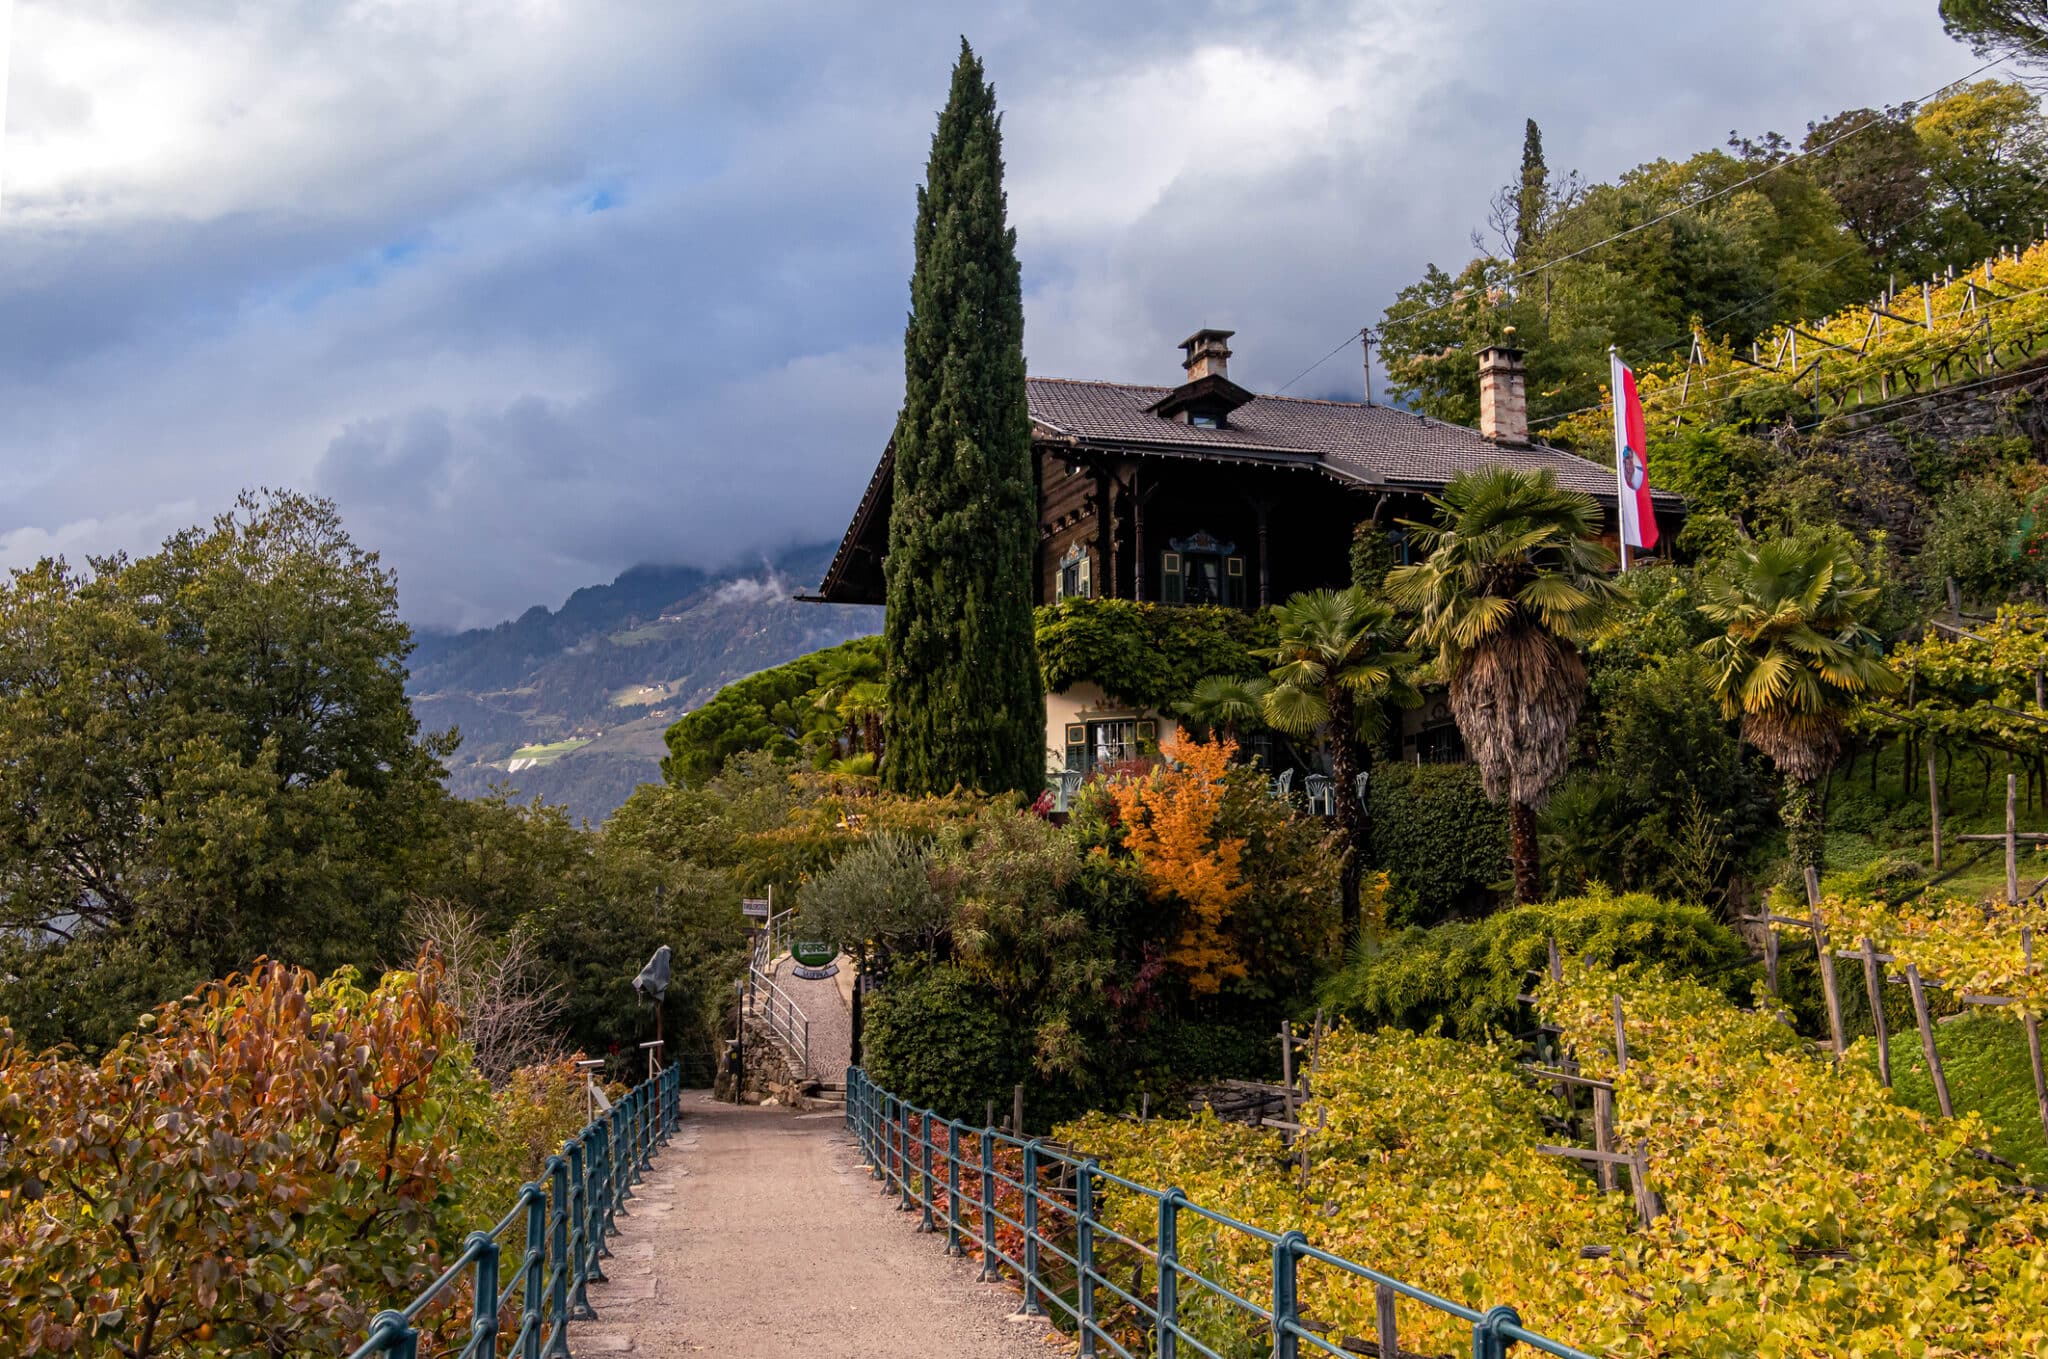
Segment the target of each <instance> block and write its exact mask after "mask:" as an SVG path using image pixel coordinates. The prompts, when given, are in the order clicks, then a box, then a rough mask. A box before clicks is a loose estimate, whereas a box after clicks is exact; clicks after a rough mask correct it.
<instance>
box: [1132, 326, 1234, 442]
mask: <svg viewBox="0 0 2048 1359" xmlns="http://www.w3.org/2000/svg"><path fill="white" fill-rule="evenodd" d="M1236 333H1237V332H1236V331H1234V330H1198V331H1196V332H1195V333H1194V334H1192V335H1190V336H1188V337H1187V338H1186V339H1185V340H1182V341H1181V342H1180V347H1181V353H1182V354H1183V356H1184V357H1183V358H1182V360H1181V367H1182V369H1183V370H1184V371H1185V372H1186V374H1187V381H1185V382H1183V383H1181V385H1180V386H1178V387H1176V388H1174V389H1173V390H1172V391H1171V392H1168V393H1167V394H1166V395H1165V396H1164V397H1162V398H1161V399H1160V400H1159V401H1157V402H1155V403H1153V405H1151V406H1150V407H1148V409H1149V410H1150V411H1151V412H1152V413H1153V414H1154V415H1157V416H1158V417H1160V418H1161V419H1162V420H1181V421H1185V422H1186V423H1187V424H1190V425H1193V426H1195V427H1196V428H1197V429H1228V428H1230V413H1231V412H1232V411H1234V410H1236V409H1237V408H1238V407H1239V406H1242V405H1244V404H1245V403H1246V402H1249V401H1251V400H1253V399H1254V398H1253V396H1252V393H1250V392H1248V391H1246V390H1245V389H1244V388H1242V387H1240V386H1238V385H1237V384H1236V383H1235V382H1232V381H1231V380H1230V376H1229V374H1230V344H1229V341H1230V337H1231V336H1233V335H1235V334H1236Z"/></svg>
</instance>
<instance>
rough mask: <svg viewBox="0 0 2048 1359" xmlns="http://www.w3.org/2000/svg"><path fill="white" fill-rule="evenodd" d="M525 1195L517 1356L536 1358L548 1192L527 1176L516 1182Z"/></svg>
mask: <svg viewBox="0 0 2048 1359" xmlns="http://www.w3.org/2000/svg"><path fill="white" fill-rule="evenodd" d="M519 1192H520V1194H521V1195H523V1196H524V1197H525V1199H526V1255H525V1257H524V1261H523V1263H522V1265H521V1268H522V1269H524V1270H525V1271H526V1288H525V1290H524V1292H523V1293H522V1295H521V1297H520V1302H519V1325H520V1327H521V1328H522V1329H523V1330H524V1332H525V1336H526V1339H525V1341H524V1342H523V1343H522V1344H521V1345H520V1347H519V1353H520V1359H540V1341H541V1333H542V1331H544V1330H545V1329H546V1328H547V1285H546V1282H545V1276H544V1275H543V1273H542V1271H543V1270H544V1269H545V1268H546V1266H547V1258H548V1195H547V1191H546V1190H545V1189H542V1188H541V1187H540V1186H539V1185H537V1184H535V1183H533V1182H532V1181H531V1180H529V1181H527V1182H526V1183H525V1184H524V1185H522V1186H520V1189H519Z"/></svg>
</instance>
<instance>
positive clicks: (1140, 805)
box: [1109, 740, 1251, 995]
mask: <svg viewBox="0 0 2048 1359" xmlns="http://www.w3.org/2000/svg"><path fill="white" fill-rule="evenodd" d="M1160 750H1161V752H1162V753H1163V754H1165V755H1166V757H1167V758H1168V760H1169V761H1171V763H1169V764H1167V765H1165V766H1163V767H1161V768H1159V769H1156V770H1154V771H1153V772H1152V774H1151V775H1150V776H1149V777H1147V778H1143V779H1129V780H1125V781H1123V782H1119V783H1114V784H1111V785H1110V788H1109V795H1110V797H1111V798H1113V799H1114V800H1115V802H1116V809H1117V815H1118V817H1119V818H1121V820H1122V821H1123V825H1124V848H1125V849H1127V850H1129V851H1130V854H1131V857H1132V858H1133V859H1134V860H1136V861H1137V864H1138V868H1139V870H1140V871H1141V872H1142V873H1143V874H1144V876H1145V883H1146V886H1147V887H1149V888H1150V889H1151V892H1152V896H1153V899H1154V900H1160V899H1163V898H1167V897H1172V898H1176V899H1178V900H1179V901H1180V902H1181V903H1182V904H1183V905H1184V906H1185V907H1186V908H1187V923H1186V925H1185V927H1184V928H1183V929H1182V930H1181V934H1180V937H1179V938H1178V939H1177V940H1175V941H1174V946H1173V948H1172V949H1171V950H1170V951H1169V952H1168V953H1167V955H1166V960H1167V961H1168V962H1169V963H1171V964H1173V965H1174V966H1175V967H1178V968H1181V969H1183V970H1184V971H1186V972H1187V974H1188V985H1189V986H1190V987H1191V988H1192V989H1193V990H1194V991H1195V993H1196V994H1197V995H1214V994H1215V993H1216V992H1217V991H1218V990H1219V989H1221V987H1222V985H1223V982H1224V981H1225V980H1226V979H1228V978H1232V977H1242V976H1244V975H1245V971H1246V968H1245V964H1244V960H1243V959H1242V958H1240V957H1238V956H1237V953H1236V950H1235V949H1234V948H1232V946H1231V943H1230V936H1229V935H1228V933H1227V932H1226V931H1225V929H1224V921H1225V918H1226V917H1227V916H1228V915H1229V913H1230V908H1231V907H1232V906H1234V905H1236V904H1237V903H1238V901H1239V900H1240V899H1242V898H1243V897H1244V895H1245V893H1247V892H1249V891H1250V890H1251V885H1250V884H1249V883H1247V882H1246V881H1245V880H1244V875H1243V873H1242V872H1241V871H1240V867H1239V866H1240V864H1241V862H1242V860H1243V858H1244V846H1245V842H1244V839H1243V837H1241V836H1230V835H1225V834H1222V833H1221V832H1220V831H1219V829H1218V826H1217V820H1218V815H1219V814H1220V813H1221V812H1222V810H1223V803H1224V799H1225V798H1226V797H1227V796H1228V795H1229V792H1230V784H1229V777H1228V776H1229V773H1230V761H1231V757H1232V756H1234V755H1235V754H1236V753H1237V743H1236V742H1235V741H1227V740H1226V741H1179V740H1175V741H1168V742H1166V743H1165V744H1164V745H1162V746H1161V747H1160Z"/></svg>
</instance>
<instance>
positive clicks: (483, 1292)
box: [464, 1232, 498, 1355]
mask: <svg viewBox="0 0 2048 1359" xmlns="http://www.w3.org/2000/svg"><path fill="white" fill-rule="evenodd" d="M464 1245H465V1247H466V1248H467V1249H471V1250H474V1251H475V1252H476V1287H475V1289H474V1290H473V1292H472V1296H471V1297H470V1302H469V1343H470V1345H471V1346H472V1347H473V1348H475V1349H477V1350H479V1351H481V1352H482V1353H484V1354H492V1355H495V1354H496V1353H497V1352H498V1351H497V1344H498V1243H497V1241H496V1240H495V1239H494V1238H493V1237H492V1236H491V1234H490V1233H489V1232H471V1233H470V1234H469V1240H468V1241H467V1242H465V1243H464Z"/></svg>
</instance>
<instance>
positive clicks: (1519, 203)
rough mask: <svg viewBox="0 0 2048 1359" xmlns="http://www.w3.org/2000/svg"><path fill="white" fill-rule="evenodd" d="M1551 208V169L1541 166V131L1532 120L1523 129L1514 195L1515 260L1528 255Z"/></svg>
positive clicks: (1544, 165)
mask: <svg viewBox="0 0 2048 1359" xmlns="http://www.w3.org/2000/svg"><path fill="white" fill-rule="evenodd" d="M1549 204H1550V167H1549V166H1548V165H1546V164H1544V162H1543V129H1541V128H1539V127H1537V126H1536V120H1535V119H1534V118H1531V119H1529V122H1528V126H1527V127H1525V128H1523V129H1522V183H1521V185H1520V187H1519V188H1518V189H1517V190H1516V192H1515V258H1516V259H1520V258H1522V256H1523V255H1524V254H1525V253H1527V251H1528V249H1529V247H1530V245H1532V244H1533V243H1534V242H1535V240H1536V237H1537V234H1538V233H1539V232H1541V231H1542V230H1543V210H1544V208H1546V207H1548V206H1549Z"/></svg>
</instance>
